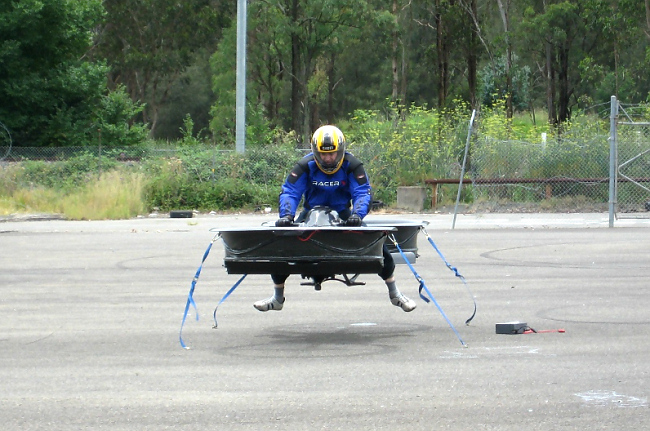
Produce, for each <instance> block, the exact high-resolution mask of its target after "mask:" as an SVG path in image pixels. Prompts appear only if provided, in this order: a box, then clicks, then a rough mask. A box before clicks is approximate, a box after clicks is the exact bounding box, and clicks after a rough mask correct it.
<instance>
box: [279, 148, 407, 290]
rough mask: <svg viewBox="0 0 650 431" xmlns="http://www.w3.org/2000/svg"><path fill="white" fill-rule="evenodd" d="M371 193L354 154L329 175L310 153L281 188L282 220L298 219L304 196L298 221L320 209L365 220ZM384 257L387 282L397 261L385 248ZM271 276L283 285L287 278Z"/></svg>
mask: <svg viewBox="0 0 650 431" xmlns="http://www.w3.org/2000/svg"><path fill="white" fill-rule="evenodd" d="M371 193H372V188H371V187H370V182H369V180H368V175H367V174H366V170H365V169H364V167H363V163H361V161H359V160H358V159H357V158H356V157H354V156H353V155H352V154H350V153H348V152H346V153H345V156H344V158H343V164H342V165H341V168H340V169H338V170H337V171H336V172H334V173H333V174H326V173H324V172H323V171H321V170H320V169H319V167H318V165H317V164H316V161H315V160H314V156H313V153H310V154H308V155H306V156H305V157H303V158H302V159H301V160H300V161H298V163H296V165H295V166H294V168H293V169H292V170H291V172H289V175H288V176H287V179H286V181H285V182H284V184H283V185H282V191H281V192H280V199H279V212H280V217H285V216H291V217H295V215H296V212H297V210H298V206H299V205H300V201H301V200H302V198H303V196H304V198H305V200H304V202H303V207H304V209H303V212H302V214H301V216H299V217H298V219H297V221H300V220H301V219H302V217H304V215H305V214H306V213H307V211H309V210H310V209H312V208H314V207H317V206H326V207H329V208H332V209H333V210H335V211H336V212H338V213H339V217H340V218H341V219H342V220H347V219H348V217H350V215H352V214H353V213H354V214H357V215H358V216H359V217H360V218H361V219H363V218H364V217H365V216H366V215H367V214H368V212H369V211H370V206H371V204H372V195H371ZM383 256H384V267H383V269H382V270H381V271H380V273H379V276H380V277H381V278H382V279H383V280H386V279H388V278H390V277H391V276H392V275H393V271H394V270H395V262H394V260H393V257H392V256H391V255H390V252H389V251H388V248H387V247H386V245H384V249H383ZM271 277H272V278H273V282H274V283H276V284H282V283H284V281H285V280H286V279H287V277H288V275H286V274H281V275H280V274H273V275H272V276H271Z"/></svg>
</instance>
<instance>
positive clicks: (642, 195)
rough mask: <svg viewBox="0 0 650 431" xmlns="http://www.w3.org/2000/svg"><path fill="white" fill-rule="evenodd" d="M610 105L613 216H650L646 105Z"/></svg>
mask: <svg viewBox="0 0 650 431" xmlns="http://www.w3.org/2000/svg"><path fill="white" fill-rule="evenodd" d="M613 103H616V105H615V106H614V114H615V115H616V114H617V115H616V121H615V136H614V140H615V143H616V150H617V163H616V172H617V176H616V190H615V193H616V198H615V202H616V217H618V218H647V217H650V109H648V106H646V105H622V104H620V103H618V102H617V101H616V102H613Z"/></svg>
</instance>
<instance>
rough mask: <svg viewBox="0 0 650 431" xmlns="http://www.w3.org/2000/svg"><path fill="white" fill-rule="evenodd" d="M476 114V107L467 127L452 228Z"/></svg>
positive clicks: (454, 223) (454, 225) (454, 222)
mask: <svg viewBox="0 0 650 431" xmlns="http://www.w3.org/2000/svg"><path fill="white" fill-rule="evenodd" d="M475 116H476V109H474V110H473V111H472V118H470V120H469V127H468V128H467V141H465V154H464V155H463V166H462V167H461V169H460V180H459V182H458V194H457V195H456V205H455V206H454V218H453V220H452V222H451V228H452V229H453V228H454V227H456V214H458V202H459V201H460V192H461V190H462V189H463V177H464V176H465V164H466V163H467V151H468V150H469V141H470V138H471V137H472V128H473V127H474V117H475Z"/></svg>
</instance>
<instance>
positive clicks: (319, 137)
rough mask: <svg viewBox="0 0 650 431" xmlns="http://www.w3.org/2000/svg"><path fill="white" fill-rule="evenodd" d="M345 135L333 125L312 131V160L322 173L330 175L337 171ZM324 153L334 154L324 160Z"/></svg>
mask: <svg viewBox="0 0 650 431" xmlns="http://www.w3.org/2000/svg"><path fill="white" fill-rule="evenodd" d="M345 147H346V142H345V136H343V132H341V131H340V130H339V128H338V127H335V126H322V127H319V128H318V130H316V131H315V132H314V135H313V136H312V138H311V151H312V153H314V160H315V161H316V165H317V166H318V168H319V169H320V170H321V171H323V172H324V173H326V174H328V175H331V174H333V173H335V172H336V171H338V170H339V169H340V168H341V165H342V164H343V157H344V156H345ZM325 154H335V155H336V157H335V158H334V159H332V160H330V158H327V161H325V160H324V157H325V156H324V155H325Z"/></svg>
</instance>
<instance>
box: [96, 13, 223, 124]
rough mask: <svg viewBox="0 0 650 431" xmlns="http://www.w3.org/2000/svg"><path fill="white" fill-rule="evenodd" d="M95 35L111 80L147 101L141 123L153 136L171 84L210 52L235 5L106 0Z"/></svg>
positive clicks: (139, 99) (144, 101) (135, 97)
mask: <svg viewBox="0 0 650 431" xmlns="http://www.w3.org/2000/svg"><path fill="white" fill-rule="evenodd" d="M104 6H105V8H106V10H107V17H106V22H105V24H104V26H103V28H102V29H101V32H100V33H99V35H98V38H97V40H98V43H99V49H100V52H101V54H102V55H105V56H106V57H107V58H109V59H110V65H111V71H110V74H109V79H110V82H111V83H112V84H113V85H118V84H123V85H125V86H126V88H127V90H128V92H129V94H130V95H131V97H132V99H133V100H138V101H140V102H143V103H146V109H145V110H144V112H143V115H144V118H143V120H144V122H145V123H148V124H149V125H150V130H151V133H152V134H155V131H156V127H157V124H158V121H159V112H160V108H161V106H162V105H164V104H165V103H166V102H167V100H168V97H169V95H170V91H171V88H172V86H173V85H174V83H175V82H176V80H178V79H179V77H180V76H181V75H182V73H183V72H184V71H185V70H186V69H187V67H188V66H189V65H190V64H192V62H193V61H194V56H195V55H196V54H197V53H198V52H201V51H202V50H207V51H208V52H213V51H214V50H215V49H216V46H217V42H218V41H219V39H220V37H221V34H222V31H221V30H222V28H223V27H225V26H228V25H230V22H231V19H232V15H233V13H234V7H235V5H234V3H233V2H228V1H225V0H223V1H222V0H184V1H176V0H105V1H104Z"/></svg>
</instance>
